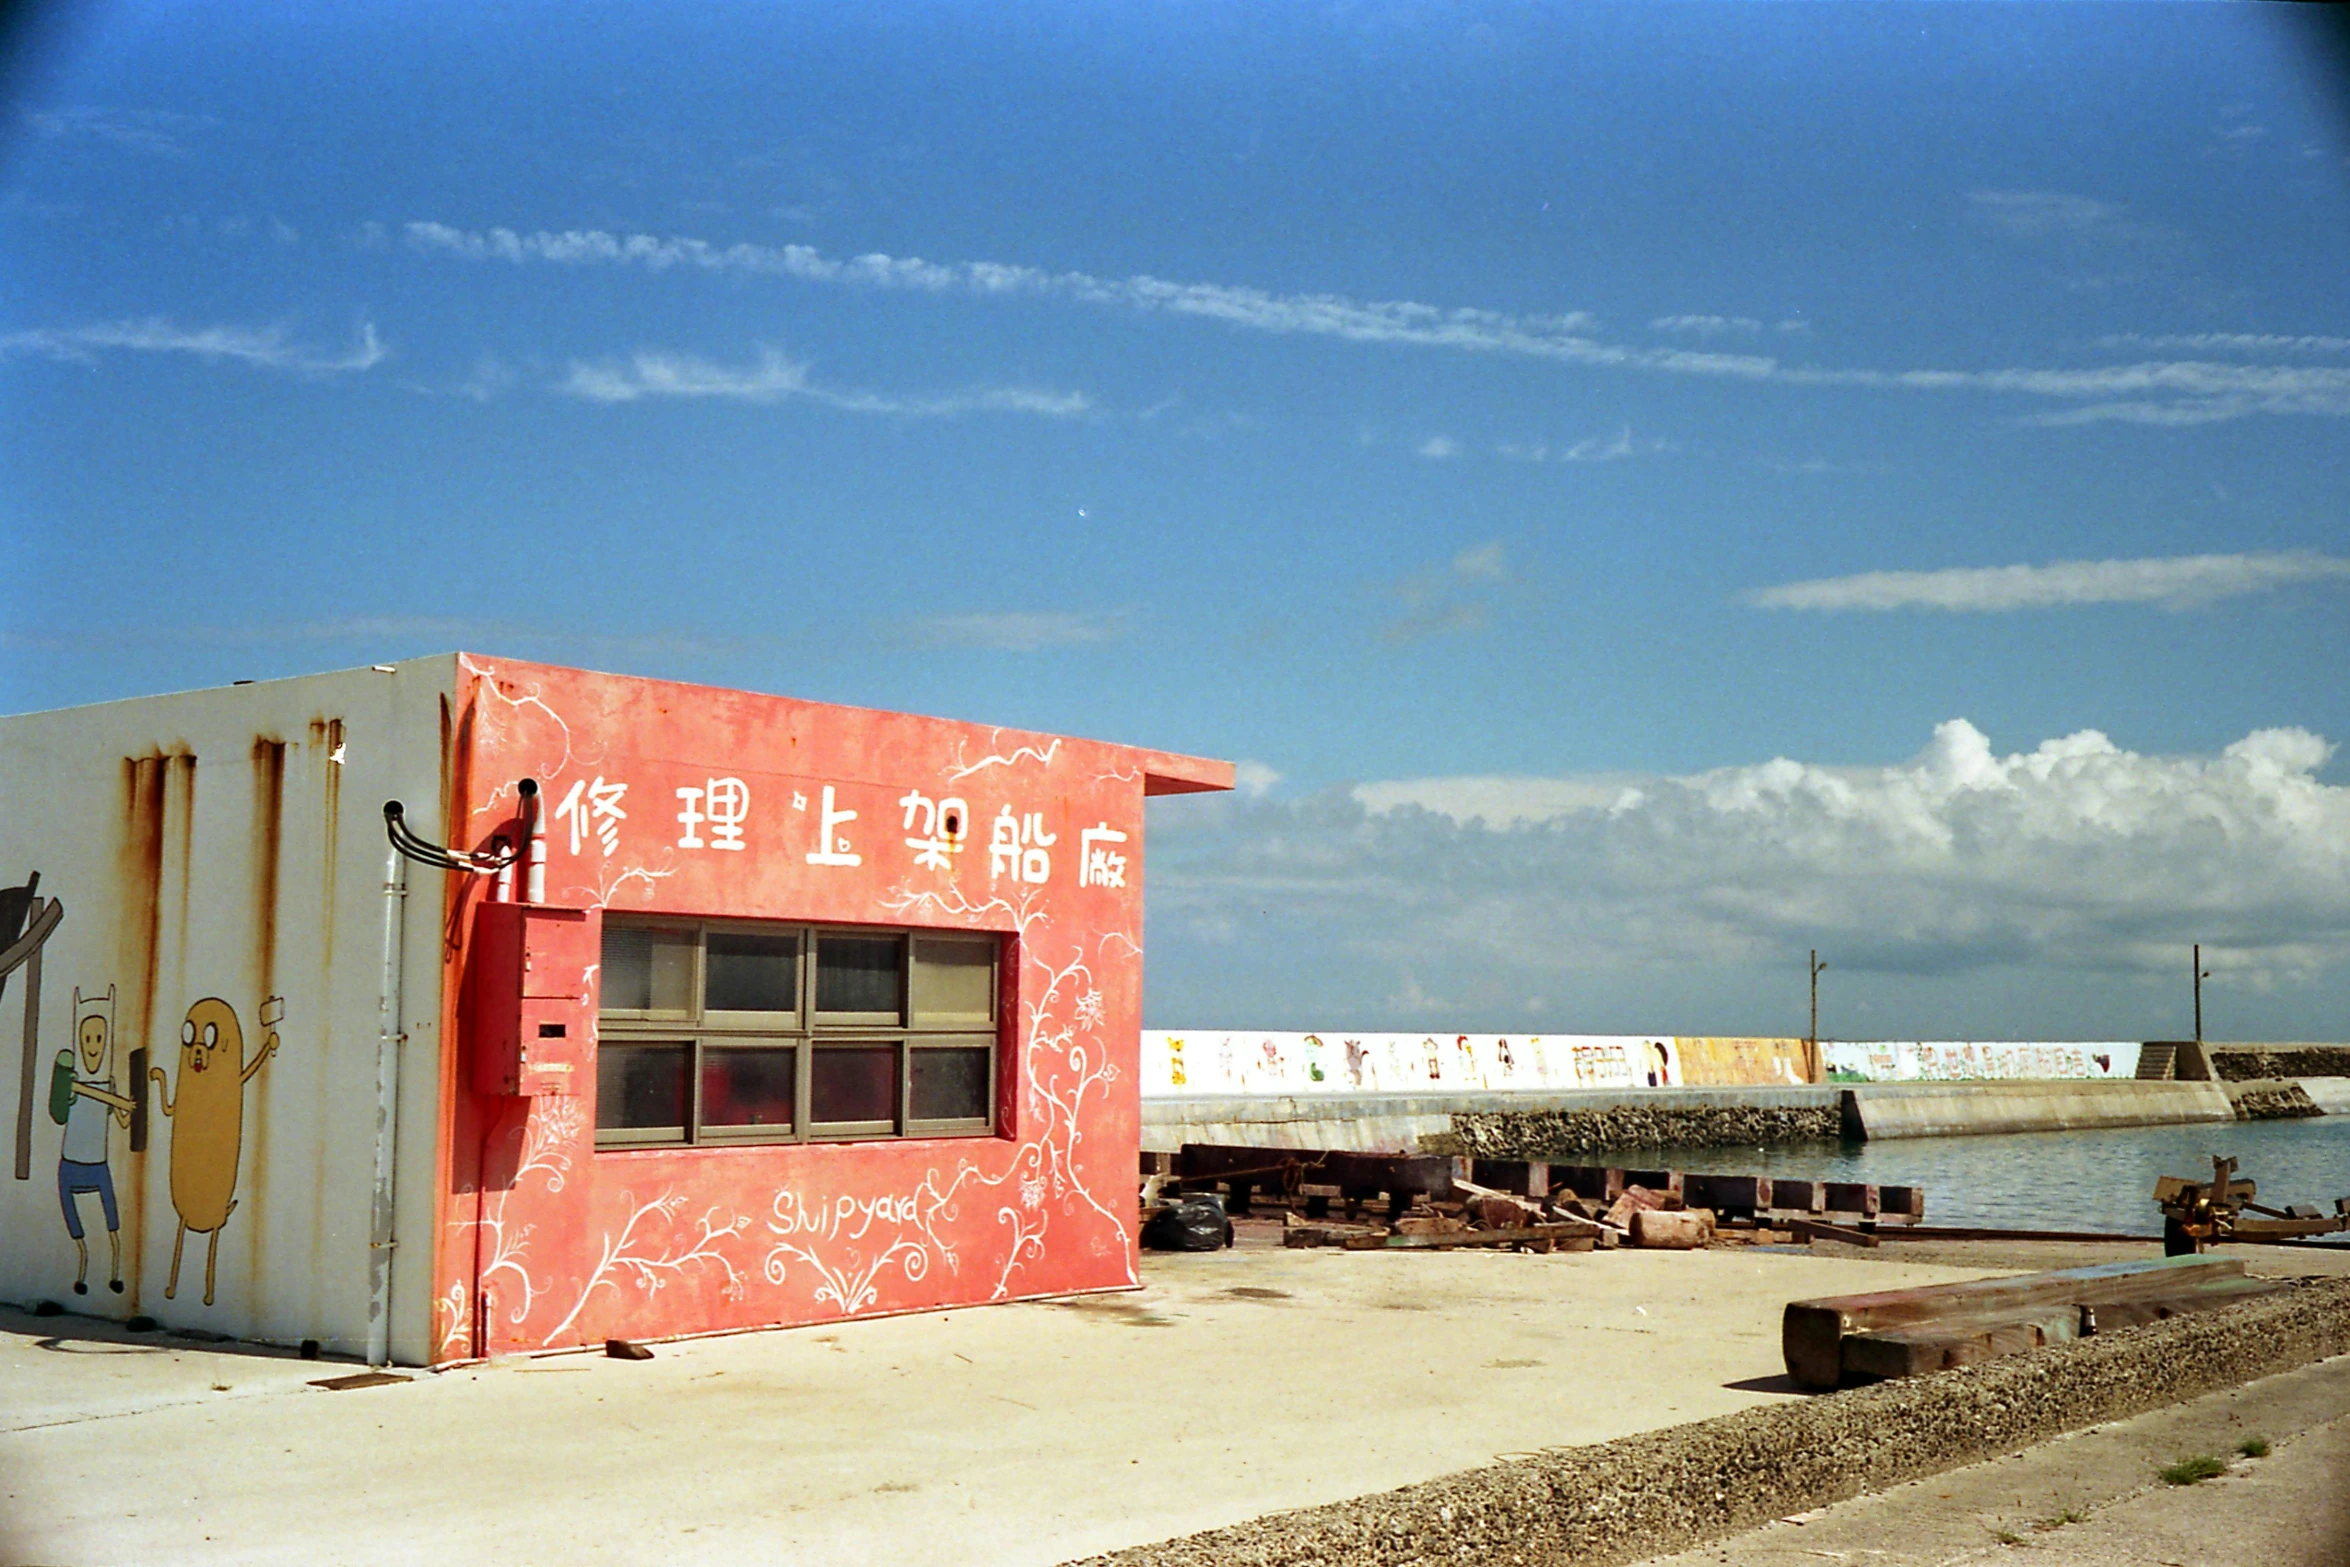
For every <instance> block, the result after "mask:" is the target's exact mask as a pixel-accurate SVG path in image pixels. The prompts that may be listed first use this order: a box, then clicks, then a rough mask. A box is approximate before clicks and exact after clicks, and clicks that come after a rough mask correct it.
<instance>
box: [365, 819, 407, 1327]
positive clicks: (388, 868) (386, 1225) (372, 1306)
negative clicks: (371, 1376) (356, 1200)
mask: <svg viewBox="0 0 2350 1567" xmlns="http://www.w3.org/2000/svg"><path fill="white" fill-rule="evenodd" d="M407 926H408V862H407V861H406V860H405V859H404V858H402V856H401V854H400V851H399V850H398V849H397V848H394V849H392V850H391V851H390V852H388V853H387V854H386V855H385V856H384V948H383V990H382V994H381V998H380V1000H379V1002H378V1014H379V1019H380V1023H381V1027H382V1034H381V1037H380V1038H379V1039H378V1040H377V1042H376V1048H375V1187H374V1196H373V1200H372V1203H371V1205H370V1210H369V1215H368V1226H367V1363H368V1364H369V1365H371V1366H381V1365H387V1364H389V1363H390V1361H391V1358H392V1249H393V1247H394V1245H395V1244H396V1242H395V1239H394V1236H393V1233H392V1195H393V1193H392V1174H393V1170H394V1168H395V1162H394V1161H395V1156H396V1154H397V1151H398V1149H397V1144H398V1141H399V1122H400V1054H401V1050H402V1048H403V1047H404V1046H405V1045H406V1044H407V1042H408V1024H407V1017H406V1011H405V1008H404V1005H403V1003H402V997H401V979H402V975H403V972H404V965H405V962H406V958H407V947H408V942H407Z"/></svg>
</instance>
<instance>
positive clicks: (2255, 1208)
mask: <svg viewBox="0 0 2350 1567" xmlns="http://www.w3.org/2000/svg"><path fill="white" fill-rule="evenodd" d="M2258 1194H2259V1188H2258V1186H2257V1185H2256V1183H2254V1182H2253V1181H2252V1180H2251V1179H2250V1178H2249V1177H2245V1178H2239V1177H2238V1176H2237V1175H2236V1161H2235V1160H2233V1159H2221V1158H2214V1159H2213V1160H2212V1161H2211V1179H2210V1180H2208V1181H2191V1180H2188V1179H2186V1178H2185V1177H2184V1176H2177V1175H2166V1176H2164V1177H2162V1178H2161V1179H2160V1180H2158V1181H2156V1182H2155V1183H2154V1201H2155V1204H2156V1206H2158V1207H2160V1208H2161V1209H2162V1249H2163V1253H2164V1255H2166V1256H2171V1257H2182V1256H2189V1255H2192V1254H2194V1253H2196V1252H2200V1251H2206V1250H2209V1249H2210V1248H2211V1247H2213V1246H2217V1245H2221V1244H2224V1243H2225V1242H2228V1241H2266V1242H2276V1241H2287V1242H2290V1241H2300V1240H2308V1239H2310V1238H2311V1237H2313V1236H2318V1235H2332V1234H2336V1233H2338V1232H2340V1231H2343V1230H2350V1197H2337V1198H2335V1199H2334V1211H2333V1212H2332V1213H2331V1214H2327V1213H2322V1212H2320V1211H2319V1210H2318V1208H2317V1207H2316V1206H2315V1205H2314V1204H2309V1203H2296V1204H2292V1205H2290V1206H2287V1207H2283V1208H2267V1207H2263V1206H2262V1205H2260V1204H2259V1203H2256V1202H2254V1201H2253V1200H2252V1199H2253V1198H2254V1197H2255V1196H2257V1195H2258ZM2247 1214H2253V1215H2258V1217H2254V1218H2247V1217H2246V1215H2247Z"/></svg>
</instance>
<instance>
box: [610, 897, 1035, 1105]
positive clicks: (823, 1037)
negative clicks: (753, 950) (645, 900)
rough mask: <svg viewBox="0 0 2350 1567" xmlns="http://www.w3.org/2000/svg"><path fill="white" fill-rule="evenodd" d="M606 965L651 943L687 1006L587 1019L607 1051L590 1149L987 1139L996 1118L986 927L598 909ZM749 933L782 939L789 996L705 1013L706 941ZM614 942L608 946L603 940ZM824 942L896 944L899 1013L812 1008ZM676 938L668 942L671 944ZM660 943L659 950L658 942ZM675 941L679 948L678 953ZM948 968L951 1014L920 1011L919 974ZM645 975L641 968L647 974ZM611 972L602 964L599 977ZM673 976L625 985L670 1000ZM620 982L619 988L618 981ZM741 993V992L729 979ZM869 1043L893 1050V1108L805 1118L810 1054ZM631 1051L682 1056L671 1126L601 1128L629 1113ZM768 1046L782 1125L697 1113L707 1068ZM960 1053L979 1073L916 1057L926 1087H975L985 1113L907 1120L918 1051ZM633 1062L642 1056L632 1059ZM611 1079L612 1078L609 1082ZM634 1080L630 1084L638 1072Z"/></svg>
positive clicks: (938, 987) (991, 954)
mask: <svg viewBox="0 0 2350 1567" xmlns="http://www.w3.org/2000/svg"><path fill="white" fill-rule="evenodd" d="M605 929H606V932H607V934H606V944H605V960H606V962H607V965H609V964H610V963H611V961H612V960H613V959H614V958H615V957H617V956H619V951H618V950H617V949H618V947H619V946H620V945H621V944H628V945H630V946H636V945H639V944H649V955H648V957H647V959H646V962H647V963H648V965H651V964H654V963H660V962H664V961H667V962H674V961H676V960H677V959H678V958H681V957H682V958H683V959H684V960H685V974H684V976H683V978H684V984H683V990H684V997H683V999H684V1005H683V1006H672V1007H668V1008H634V1009H631V1008H606V1009H604V1010H603V1011H602V1012H601V1013H600V1015H599V1018H598V1026H597V1035H598V1041H599V1050H600V1051H601V1052H604V1053H605V1054H606V1056H607V1060H608V1061H609V1063H610V1067H611V1068H612V1069H613V1070H607V1069H606V1064H605V1062H599V1071H598V1074H597V1077H598V1082H597V1107H596V1108H597V1114H596V1146H597V1147H598V1148H599V1149H615V1150H617V1149H629V1148H646V1147H681V1146H702V1147H741V1146H745V1145H754V1146H756V1145H768V1144H777V1143H825V1142H858V1141H871V1140H882V1139H899V1138H909V1137H985V1136H992V1135H994V1132H995V1129H996V1126H995V1120H996V1100H997V1090H998V1082H997V1073H998V1062H999V1058H1000V1056H1001V1051H1000V1049H999V1048H998V1044H999V1039H998V1034H999V1030H1000V1023H999V1019H1000V1017H1001V1004H1000V1003H1001V975H1002V961H1001V949H1002V939H1001V938H1000V937H998V936H994V935H979V934H975V933H969V932H942V931H915V930H894V929H884V928H876V927H873V926H832V925H786V924H770V923H764V922H751V921H741V920H693V919H668V918H635V919H630V918H619V919H615V918H612V917H609V916H607V918H606V922H605ZM713 935H715V936H718V937H720V938H722V939H723V938H729V937H732V938H738V942H737V945H738V946H739V945H740V942H739V938H742V937H759V938H768V939H770V940H774V939H781V940H788V941H790V942H792V943H794V944H795V948H796V950H795V952H794V955H793V957H792V960H791V970H790V971H791V974H792V984H791V991H792V994H791V1001H792V1005H791V1006H789V1007H788V1008H786V1007H780V1006H779V1007H777V1008H776V1009H773V1010H756V1011H750V1010H736V1011H711V1010H709V1009H708V1008H707V1007H706V1006H705V1005H704V1002H705V999H706V998H707V996H708V995H709V993H710V989H709V959H710V947H711V941H710V938H711V937H712V936H713ZM615 936H618V937H619V938H620V942H619V943H615V941H614V940H613V938H614V937H615ZM827 937H833V938H837V939H841V940H844V941H845V942H847V943H850V944H852V946H850V947H849V948H846V949H838V950H843V951H844V954H845V952H846V951H853V950H854V948H855V945H862V944H866V943H872V942H875V941H887V942H891V943H894V945H895V947H896V952H897V984H896V1002H897V1004H896V1009H895V1011H894V1013H888V1012H882V1011H878V1010H875V1009H872V1008H871V1007H870V1006H868V1007H867V1008H866V1009H864V1010H859V1011H855V1012H849V1013H839V1012H834V1013H826V1012H822V1011H819V1010H818V1004H819V1001H820V1000H821V999H823V997H822V996H821V995H820V993H819V975H818V961H819V954H820V952H821V950H822V944H823V942H824V940H825V938H827ZM672 944H674V945H672ZM664 947H667V949H668V950H667V952H666V953H663V952H662V950H661V949H662V948H664ZM680 949H682V950H680ZM864 955H865V956H866V957H868V958H872V957H876V956H879V953H878V951H877V950H876V949H873V948H871V947H866V948H865V951H864ZM942 964H944V965H947V966H951V967H952V968H954V969H956V970H959V972H958V973H957V974H955V976H954V978H953V981H952V983H953V985H954V987H955V999H956V1000H957V1001H959V1002H960V1005H959V1006H958V1007H956V1008H955V1009H954V1010H945V1009H944V1007H943V1006H932V1007H929V1008H927V1009H926V1008H925V1007H924V1006H923V1005H922V1004H921V1003H919V1002H918V1001H917V999H916V997H917V994H918V993H919V992H921V991H923V990H924V989H925V988H927V989H929V990H931V991H933V992H937V993H940V994H944V993H945V992H944V989H943V987H944V985H945V984H946V983H947V982H946V981H945V980H943V979H941V980H939V981H936V982H934V983H932V984H931V985H929V986H927V987H925V986H924V985H922V984H920V983H918V981H919V980H921V979H922V978H924V977H927V976H930V975H933V974H940V973H942V972H943V970H942V968H941V967H940V965H942ZM975 968H983V969H984V971H985V973H984V980H985V985H984V989H985V1001H984V1010H981V1009H980V1008H979V1007H977V1006H975V1005H973V997H972V991H973V979H974V977H975V976H974V974H973V973H972V970H973V969H975ZM649 971H650V969H649V967H648V972H649ZM612 977H614V976H613V975H612V973H611V970H610V969H609V967H608V968H607V979H608V980H609V979H611V978H612ZM861 977H862V978H863V980H864V982H865V992H866V993H865V994H863V995H860V996H858V997H857V998H856V999H858V1000H859V1001H862V1002H866V1003H870V1002H872V1001H874V1000H876V999H878V992H877V990H876V988H875V987H874V986H873V984H872V974H871V965H870V964H869V965H868V971H867V972H866V973H865V974H864V975H863V976H861ZM675 978H676V976H675V973H674V970H672V971H670V982H669V983H668V985H667V986H666V987H665V988H666V989H667V990H668V991H670V992H672V993H671V994H668V995H666V996H661V995H659V992H660V991H661V990H662V989H663V988H664V987H662V986H660V985H658V984H642V985H636V986H633V987H631V988H632V989H633V991H634V992H635V994H636V995H638V996H640V997H641V996H645V995H655V996H657V997H658V998H660V999H669V1000H675V999H677V997H676V996H675V994H674V991H675V990H676V989H677V986H676V983H675ZM616 988H617V987H616ZM738 996H739V986H738ZM858 1046H863V1047H865V1048H868V1049H870V1048H872V1047H875V1046H885V1047H895V1061H894V1079H895V1081H894V1093H893V1095H892V1097H893V1099H894V1103H893V1104H892V1105H891V1106H890V1114H889V1115H888V1116H887V1117H886V1118H885V1119H884V1118H875V1119H867V1120H860V1121H854V1122H849V1121H834V1122H824V1123H815V1122H812V1120H811V1110H812V1108H813V1105H812V1100H813V1098H814V1096H815V1091H816V1087H817V1085H816V1081H815V1079H816V1077H817V1074H818V1070H819V1067H818V1061H817V1057H818V1056H819V1055H820V1054H822V1053H824V1052H825V1051H826V1049H827V1047H852V1048H853V1047H858ZM632 1047H634V1048H636V1049H638V1050H642V1049H644V1048H645V1047H660V1048H666V1049H668V1050H672V1051H682V1052H683V1053H684V1069H685V1083H684V1085H683V1086H684V1094H683V1097H684V1101H685V1104H684V1121H683V1124H682V1125H626V1124H610V1123H613V1122H616V1121H618V1120H620V1119H621V1118H623V1117H625V1116H627V1115H628V1114H629V1110H630V1107H629V1106H628V1105H627V1104H624V1103H621V1102H620V1101H619V1098H618V1092H617V1090H618V1088H619V1086H620V1084H619V1079H620V1078H621V1076H622V1074H621V1073H620V1072H619V1071H618V1070H617V1068H618V1067H619V1066H620V1064H621V1061H620V1057H621V1055H622V1054H624V1053H626V1052H628V1051H629V1050H630V1049H631V1048H632ZM760 1047H766V1048H769V1049H775V1050H786V1049H788V1050H790V1051H791V1052H792V1062H791V1072H792V1077H793V1088H792V1096H791V1116H792V1120H791V1125H789V1126H788V1127H787V1126H782V1125H776V1124H760V1125H742V1124H729V1123H719V1124H715V1125H713V1124H710V1123H709V1122H708V1121H707V1120H706V1113H707V1111H708V1108H709V1107H708V1106H707V1104H706V1096H707V1094H708V1091H709V1084H708V1081H707V1079H708V1075H709V1074H708V1068H709V1064H710V1063H711V1062H712V1061H713V1060H714V1059H717V1058H719V1057H720V1055H721V1052H727V1051H734V1050H745V1049H757V1048H760ZM955 1051H968V1052H971V1053H972V1055H973V1056H974V1057H977V1058H980V1059H983V1060H984V1063H985V1064H984V1069H983V1070H982V1071H980V1072H978V1073H976V1074H975V1073H974V1072H973V1071H972V1070H971V1068H972V1067H973V1066H974V1065H975V1064H976V1062H975V1061H973V1060H969V1059H966V1060H965V1061H962V1062H942V1061H941V1060H936V1059H934V1060H930V1061H925V1062H923V1063H921V1065H922V1066H923V1074H922V1075H923V1076H924V1078H925V1080H926V1081H930V1082H937V1081H941V1080H952V1081H953V1082H954V1083H956V1084H958V1085H959V1086H960V1087H962V1088H963V1090H964V1091H965V1094H966V1098H968V1096H969V1090H970V1089H971V1088H972V1087H973V1086H974V1084H973V1079H974V1077H976V1078H977V1084H976V1086H977V1087H978V1088H979V1090H980V1107H981V1109H982V1111H983V1113H982V1114H979V1115H975V1116H957V1117H952V1118H946V1119H939V1118H932V1119H917V1118H916V1117H915V1115H914V1109H915V1106H914V1103H913V1099H914V1092H915V1086H916V1084H915V1079H916V1076H917V1073H916V1066H917V1059H916V1058H917V1056H920V1055H926V1054H928V1053H930V1052H941V1053H950V1052H955ZM640 1059H642V1058H640ZM607 1079H610V1082H607ZM640 1080H641V1078H640Z"/></svg>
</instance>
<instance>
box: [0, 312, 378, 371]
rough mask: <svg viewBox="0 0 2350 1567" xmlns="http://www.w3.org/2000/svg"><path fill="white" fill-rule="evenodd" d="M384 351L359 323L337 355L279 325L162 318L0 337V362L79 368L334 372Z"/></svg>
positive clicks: (374, 361)
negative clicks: (202, 366)
mask: <svg viewBox="0 0 2350 1567" xmlns="http://www.w3.org/2000/svg"><path fill="white" fill-rule="evenodd" d="M389 352H390V350H389V349H387V348H386V347H385V346H384V344H383V340H382V339H381V338H379V337H377V336H376V332H375V327H374V326H373V324H371V323H368V322H364V321H363V322H361V323H360V325H359V330H358V332H357V334H356V336H355V337H354V339H353V341H352V344H351V346H350V347H349V348H347V349H345V350H344V351H342V352H341V353H336V352H334V351H333V350H331V349H320V348H313V347H309V346H307V345H305V344H302V343H299V342H296V341H295V340H294V339H293V337H292V335H291V333H290V332H289V331H288V329H287V328H285V327H282V326H266V327H246V326H204V327H183V326H179V325H176V324H174V323H173V322H171V321H170V320H168V319H166V318H164V317H162V316H146V317H143V318H141V319H138V320H126V321H105V322H98V323H96V324H93V325H90V326H76V327H38V328H34V329H33V330H30V331H24V332H7V333H0V359H6V358H9V357H11V356H12V355H16V354H38V355H41V356H42V357H44V358H49V359H58V360H64V361H67V362H69V363H81V364H88V363H92V362H95V361H96V360H97V359H98V357H99V356H100V355H101V354H105V353H142V354H188V355H191V356H193V357H195V358H197V359H205V360H213V361H228V362H231V363H236V364H245V365H252V366H255V367H257V368H259V369H264V370H292V371H297V372H301V373H304V374H335V373H340V372H343V371H351V370H368V369H372V368H373V367H375V366H376V365H379V364H381V363H382V362H383V361H384V359H385V357H386V356H387V355H388V354H389Z"/></svg>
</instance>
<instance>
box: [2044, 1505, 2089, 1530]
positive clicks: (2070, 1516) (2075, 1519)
mask: <svg viewBox="0 0 2350 1567" xmlns="http://www.w3.org/2000/svg"><path fill="white" fill-rule="evenodd" d="M2088 1521H2089V1515H2088V1514H2087V1513H2078V1512H2075V1511H2073V1510H2072V1509H2071V1508H2069V1507H2068V1508H2066V1509H2065V1510H2064V1511H2063V1512H2061V1513H2058V1514H2057V1515H2056V1516H2055V1517H2053V1518H2043V1519H2041V1520H2040V1521H2039V1522H2038V1523H2036V1524H2034V1525H2032V1528H2033V1529H2034V1531H2036V1532H2037V1533H2040V1534H2049V1533H2052V1532H2053V1531H2055V1530H2058V1529H2061V1528H2063V1527H2064V1526H2065V1525H2066V1524H2068V1523H2087V1522H2088Z"/></svg>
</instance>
